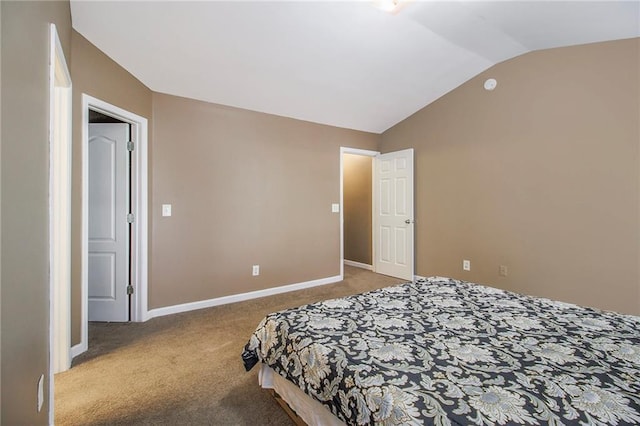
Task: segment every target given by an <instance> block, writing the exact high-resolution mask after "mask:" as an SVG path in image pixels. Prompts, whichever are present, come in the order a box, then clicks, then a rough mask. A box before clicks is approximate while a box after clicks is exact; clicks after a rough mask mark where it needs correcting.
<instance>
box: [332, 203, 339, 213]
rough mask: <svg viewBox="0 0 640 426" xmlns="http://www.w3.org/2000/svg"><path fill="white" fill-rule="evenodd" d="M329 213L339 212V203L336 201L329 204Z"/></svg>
mask: <svg viewBox="0 0 640 426" xmlns="http://www.w3.org/2000/svg"><path fill="white" fill-rule="evenodd" d="M331 213H340V204H338V203H333V204H331Z"/></svg>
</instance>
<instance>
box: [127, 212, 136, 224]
mask: <svg viewBox="0 0 640 426" xmlns="http://www.w3.org/2000/svg"><path fill="white" fill-rule="evenodd" d="M135 220H136V217H135V216H134V215H133V213H129V214H128V215H127V223H133V222H134V221H135Z"/></svg>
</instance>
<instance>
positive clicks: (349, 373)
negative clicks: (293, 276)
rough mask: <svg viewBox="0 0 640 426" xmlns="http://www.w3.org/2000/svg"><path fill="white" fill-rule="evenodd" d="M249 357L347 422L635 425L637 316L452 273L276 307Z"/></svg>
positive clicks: (639, 384) (639, 391) (639, 398)
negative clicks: (502, 287)
mask: <svg viewBox="0 0 640 426" xmlns="http://www.w3.org/2000/svg"><path fill="white" fill-rule="evenodd" d="M242 357H243V360H244V362H245V367H246V369H247V370H249V369H251V368H252V367H253V366H254V365H255V364H256V363H258V362H264V363H266V364H267V365H269V366H270V367H271V368H273V369H274V370H275V371H276V372H278V373H279V374H280V375H282V376H283V377H285V378H287V379H288V380H289V381H291V382H293V383H295V384H296V385H297V386H299V387H300V389H302V390H303V391H304V392H306V393H307V394H308V395H310V396H311V397H312V398H314V399H316V400H318V401H319V402H321V403H323V404H324V405H326V406H327V407H328V409H329V410H331V412H333V414H335V415H336V416H337V417H338V418H340V419H342V420H343V421H345V422H346V423H347V424H350V425H365V424H377V425H400V424H402V425H408V424H416V425H418V424H435V425H450V424H454V425H489V424H500V425H503V424H531V425H538V424H551V425H560V424H576V425H605V424H608V425H623V424H640V317H635V316H631V315H621V314H616V313H612V312H603V311H598V310H595V309H590V308H583V307H579V306H576V305H572V304H568V303H560V302H555V301H551V300H548V299H543V298H533V297H529V296H522V295H518V294H514V293H510V292H506V291H503V290H498V289H494V288H490V287H484V286H481V285H477V284H472V283H467V282H462V281H457V280H452V279H447V278H439V277H434V278H427V279H425V280H418V281H416V282H414V283H406V284H402V285H399V286H395V287H388V288H384V289H381V290H376V291H372V292H369V293H364V294H360V295H355V296H350V297H345V298H342V299H335V300H328V301H325V302H320V303H315V304H311V305H306V306H302V307H299V308H296V309H289V310H286V311H282V312H277V313H273V314H270V315H268V316H267V317H265V318H264V319H263V320H262V322H261V323H260V324H259V325H258V328H257V329H256V331H255V332H254V333H253V335H252V336H251V338H250V340H249V343H247V345H246V347H245V350H244V353H243V354H242Z"/></svg>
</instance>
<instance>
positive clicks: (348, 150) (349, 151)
mask: <svg viewBox="0 0 640 426" xmlns="http://www.w3.org/2000/svg"><path fill="white" fill-rule="evenodd" d="M344 154H353V155H361V156H363V157H371V158H372V160H374V159H375V158H376V157H377V156H378V155H380V152H379V151H371V150H368V149H359V148H348V147H343V146H341V147H340V280H343V279H344V159H343V156H344ZM374 179H375V175H374V173H373V169H372V173H371V192H372V195H373V183H374ZM371 200H372V201H371V202H372V204H371V214H372V216H373V214H374V213H373V203H374V202H375V197H372V199H371ZM372 219H374V218H373V217H372ZM371 223H372V226H373V221H372V222H371ZM371 238H372V240H371V244H372V247H375V244H376V239H375V235H374V233H373V232H372V233H371ZM371 256H372V259H371V260H372V262H371V263H372V264H371V267H372V268H373V272H375V271H376V265H375V259H374V258H373V253H371Z"/></svg>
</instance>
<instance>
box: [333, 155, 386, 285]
mask: <svg viewBox="0 0 640 426" xmlns="http://www.w3.org/2000/svg"><path fill="white" fill-rule="evenodd" d="M378 154H379V152H377V151H369V150H363V149H355V148H345V147H341V148H340V205H341V207H342V208H341V209H340V250H341V251H340V275H341V276H344V265H345V264H346V265H351V266H356V267H359V268H364V269H368V270H374V268H373V232H372V230H373V222H372V219H373V216H372V206H373V200H372V196H373V183H372V182H373V180H372V179H373V159H374V158H375V156H376V155H378Z"/></svg>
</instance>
